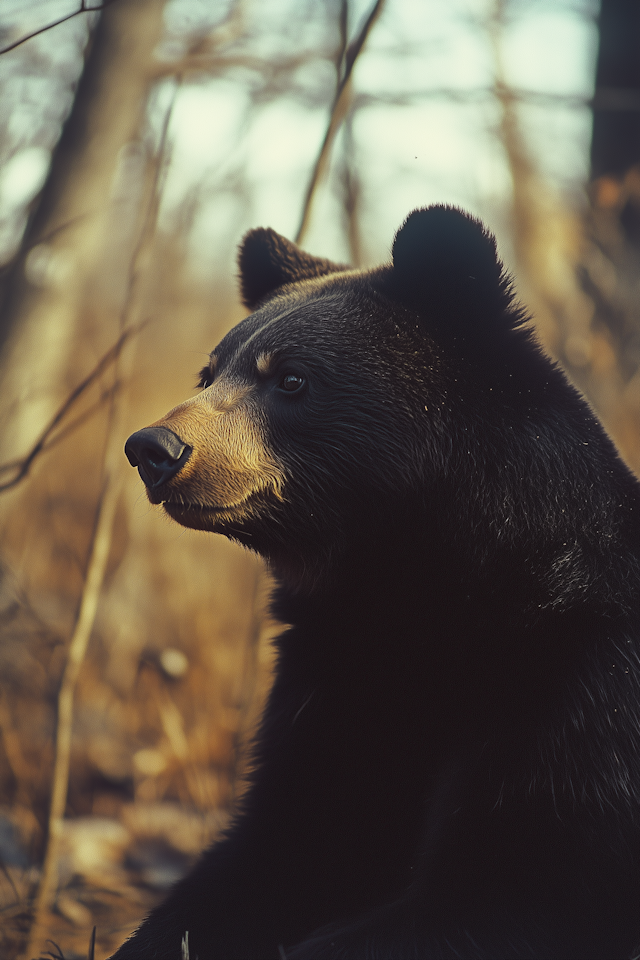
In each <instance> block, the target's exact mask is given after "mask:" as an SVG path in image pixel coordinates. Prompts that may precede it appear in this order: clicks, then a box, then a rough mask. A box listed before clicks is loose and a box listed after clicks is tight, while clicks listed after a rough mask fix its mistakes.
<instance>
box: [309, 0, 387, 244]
mask: <svg viewBox="0 0 640 960" xmlns="http://www.w3.org/2000/svg"><path fill="white" fill-rule="evenodd" d="M384 3H385V0H376V2H375V3H374V5H373V7H372V8H371V10H370V11H369V15H368V17H367V19H366V20H365V21H364V23H363V25H362V27H361V29H360V32H359V34H358V36H357V37H356V38H355V40H354V41H353V42H352V43H351V44H350V45H349V47H348V48H347V49H346V50H344V45H345V44H346V25H344V24H345V15H346V3H344V2H343V5H342V8H341V34H342V43H341V48H340V51H339V55H338V69H339V74H340V73H341V74H342V76H341V77H340V76H339V80H338V83H337V86H336V92H335V95H334V98H333V103H332V104H331V113H330V114H329V123H328V124H327V130H326V132H325V135H324V140H323V141H322V146H321V147H320V152H319V153H318V156H317V159H316V162H315V165H314V168H313V171H312V173H311V179H310V180H309V185H308V187H307V192H306V194H305V198H304V204H303V207H302V216H301V218H300V226H299V227H298V232H297V233H296V237H295V240H296V243H300V241H301V240H302V238H303V236H304V234H305V233H306V230H307V228H308V226H309V220H310V218H311V205H312V203H313V197H314V194H315V192H316V188H317V186H318V183H319V182H320V180H321V178H322V175H323V173H324V171H325V169H326V166H327V163H328V160H329V155H330V153H331V147H332V146H333V141H334V140H335V137H336V134H337V132H338V130H339V129H340V125H341V123H342V121H343V120H344V117H345V114H346V111H347V100H348V97H347V93H346V92H345V91H347V87H348V86H349V81H350V80H351V75H352V74H353V68H354V66H355V63H356V60H357V59H358V57H359V55H360V53H361V52H362V48H363V47H364V44H365V41H366V39H367V37H368V36H369V33H370V31H371V28H372V27H373V25H374V23H375V22H376V20H377V19H378V17H379V16H380V13H381V12H382V8H383V6H384Z"/></svg>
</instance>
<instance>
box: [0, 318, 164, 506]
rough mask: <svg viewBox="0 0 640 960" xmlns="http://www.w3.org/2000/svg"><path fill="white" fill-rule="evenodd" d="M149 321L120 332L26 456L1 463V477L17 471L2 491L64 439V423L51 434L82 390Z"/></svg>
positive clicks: (112, 361)
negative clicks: (56, 431) (59, 429)
mask: <svg viewBox="0 0 640 960" xmlns="http://www.w3.org/2000/svg"><path fill="white" fill-rule="evenodd" d="M147 322H148V321H146V320H145V321H143V322H142V323H139V324H137V325H136V326H132V327H129V328H128V329H126V330H124V331H123V332H122V333H121V334H120V336H119V337H118V339H117V340H116V342H115V343H114V345H113V346H112V347H111V348H110V349H109V350H108V351H107V352H106V353H105V354H104V356H102V357H101V358H100V360H99V361H98V363H97V364H96V365H95V367H94V368H93V370H91V372H90V373H88V374H87V376H86V377H85V378H84V380H82V381H81V382H80V383H79V384H78V386H77V387H76V388H75V389H74V390H72V392H71V393H70V394H69V396H68V397H67V399H66V400H65V401H64V403H63V404H62V405H61V406H60V407H59V408H58V410H57V411H56V413H55V414H54V415H53V417H52V418H51V420H50V421H49V423H48V424H47V426H46V427H45V428H44V430H43V431H42V433H41V434H40V436H39V437H38V439H37V440H36V442H35V443H34V445H33V447H32V448H31V450H30V451H29V453H28V454H27V455H26V456H24V457H21V458H20V459H19V460H10V461H8V462H7V463H3V464H0V477H1V476H3V475H4V474H6V473H10V472H12V471H15V475H14V476H13V477H12V478H11V479H10V480H6V481H5V482H4V483H0V493H2V492H3V491H5V490H10V489H11V487H15V486H16V485H17V484H18V483H20V481H21V480H23V479H24V478H25V477H26V476H27V474H28V473H29V470H30V469H31V467H32V466H33V463H34V461H35V460H36V459H37V457H38V456H39V455H40V454H41V453H43V452H44V451H45V450H48V449H49V448H50V447H51V446H53V444H54V443H57V442H58V440H60V439H62V436H63V435H64V436H66V435H67V434H68V433H69V432H70V427H65V428H64V429H63V430H62V431H61V432H60V434H57V435H56V436H55V437H53V438H52V436H51V435H52V433H53V432H54V431H55V429H56V427H58V426H59V425H60V423H61V422H62V421H63V420H64V418H65V417H66V415H67V414H68V413H69V411H70V410H71V408H72V407H73V406H74V404H75V403H76V401H77V400H79V399H80V397H81V396H82V395H83V393H85V391H86V390H87V389H88V388H89V387H90V386H91V384H92V383H94V382H95V381H96V380H97V379H98V378H99V377H100V376H101V375H102V374H103V373H104V372H105V370H107V369H108V368H109V367H110V366H111V365H112V364H113V363H115V361H116V360H117V359H118V357H119V356H120V353H121V351H122V348H123V347H124V345H125V343H126V342H127V340H128V339H129V337H131V336H132V335H133V334H136V333H139V332H140V331H141V330H142V328H143V327H144V326H145V325H146V323H147ZM84 419H86V417H84V416H83V417H79V418H78V420H77V421H74V424H76V425H79V424H80V422H83V420H84Z"/></svg>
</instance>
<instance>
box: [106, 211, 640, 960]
mask: <svg viewBox="0 0 640 960" xmlns="http://www.w3.org/2000/svg"><path fill="white" fill-rule="evenodd" d="M239 262H240V272H241V287H242V292H243V298H244V301H245V303H246V305H247V307H248V308H249V309H250V310H252V311H253V312H252V313H251V314H250V315H249V316H248V317H247V318H246V319H245V320H243V321H242V322H241V323H239V324H238V326H236V327H235V329H233V330H232V331H231V332H230V333H229V334H227V336H226V337H225V338H224V339H223V341H222V342H221V343H220V345H219V346H218V347H217V348H216V350H214V352H213V353H212V354H211V360H210V363H209V364H208V365H207V366H206V367H205V369H204V370H203V371H202V374H201V384H200V385H201V387H202V390H201V392H200V393H199V394H198V395H197V396H195V397H194V398H192V399H190V400H187V401H186V402H185V403H183V404H181V405H180V406H178V407H176V408H175V409H174V410H172V411H171V412H170V413H168V414H167V416H166V417H164V418H163V419H162V420H159V421H158V422H157V423H156V424H154V425H152V426H151V427H149V428H146V429H145V430H141V431H139V432H138V433H136V434H134V435H133V437H131V438H130V439H129V441H128V443H127V453H128V456H129V459H130V460H131V462H132V463H133V464H134V465H136V466H138V467H139V470H140V473H141V476H142V479H143V480H144V482H145V484H146V486H147V489H148V494H149V498H150V499H151V501H152V502H153V503H161V504H162V505H163V507H164V510H165V511H166V512H167V513H168V514H169V515H170V516H171V517H173V518H174V519H175V520H177V521H178V522H179V523H182V524H184V525H185V526H188V527H196V528H198V529H204V530H212V531H214V532H216V533H221V534H224V535H225V536H227V537H230V538H231V539H233V540H236V541H238V542H240V543H242V544H244V545H245V546H247V547H249V548H250V549H251V550H254V551H256V552H257V553H259V554H261V555H262V556H263V557H264V558H265V559H266V560H267V562H268V563H269V565H270V567H271V569H272V570H273V572H274V575H275V578H276V581H277V583H278V586H277V589H276V593H275V597H274V611H275V614H276V616H277V617H278V619H279V620H280V621H281V622H282V623H284V624H287V625H288V626H287V627H286V628H284V629H283V632H282V634H281V636H280V638H279V640H278V641H277V646H278V662H277V670H276V676H275V681H274V685H273V689H272V692H271V696H270V699H269V702H268V705H267V707H266V711H265V714H264V718H263V721H262V726H261V728H260V730H259V732H258V735H257V737H256V741H255V745H254V748H253V749H254V768H253V773H252V775H251V782H250V786H249V788H248V790H247V793H246V795H245V796H244V799H243V801H242V806H241V809H239V810H238V811H237V813H236V816H235V820H234V823H233V825H232V827H231V828H230V830H229V831H228V834H227V835H226V837H225V838H224V839H223V840H222V841H221V842H219V843H217V844H216V845H215V846H214V848H213V849H211V850H210V851H208V852H207V853H205V855H204V856H203V857H202V859H201V860H200V862H199V863H198V864H197V865H196V867H195V868H194V869H193V871H192V872H191V873H190V874H189V875H188V876H187V877H186V878H185V879H183V880H182V881H181V882H180V883H178V884H177V886H176V887H175V889H174V890H173V891H172V893H171V894H170V895H169V897H168V898H167V900H166V901H165V902H164V904H162V906H160V907H159V908H158V909H157V910H155V911H154V912H153V913H152V914H151V916H150V917H149V918H148V919H147V920H146V921H145V922H144V923H143V924H142V926H141V927H140V929H139V930H138V931H137V933H136V934H135V935H134V936H133V937H132V938H131V939H130V940H129V941H127V943H125V944H124V945H123V946H122V947H121V948H120V949H119V950H118V952H117V953H116V954H115V956H116V958H117V960H131V958H136V960H152V958H155V960H179V957H180V944H181V941H182V937H183V935H184V934H185V932H187V931H188V934H189V947H190V957H191V960H195V958H196V957H197V958H199V960H250V958H252V960H257V958H261V960H282V958H286V960H339V958H342V960H347V958H348V960H365V958H370V960H374V958H384V960H409V958H416V960H435V958H438V960H442V958H451V960H453V958H475V960H480V958H491V960H505V958H534V957H535V958H557V960H567V958H580V960H587V958H606V960H611V958H626V957H630V956H632V954H633V951H634V949H636V948H637V947H638V946H640V657H639V653H640V629H639V628H640V484H639V483H638V481H637V480H636V479H635V478H634V477H633V476H632V474H631V473H630V472H629V470H628V469H627V468H626V467H625V465H624V464H623V463H622V461H621V460H620V458H619V457H618V455H617V453H616V451H615V449H614V446H613V444H612V442H611V441H610V440H609V438H608V437H607V435H606V434H605V432H604V430H603V428H602V426H601V425H600V423H599V422H598V420H597V418H596V416H595V415H594V413H593V411H592V410H591V409H590V407H589V406H588V404H587V403H586V402H585V400H584V399H583V398H582V397H581V396H580V395H579V394H578V392H577V391H576V390H575V389H574V388H573V387H572V386H571V385H570V384H569V383H568V382H567V380H566V378H565V376H564V374H563V373H562V371H561V370H560V369H559V368H558V367H557V366H556V364H555V363H553V362H552V361H551V360H550V359H549V358H548V357H546V356H545V355H544V353H543V352H542V350H541V349H540V347H539V346H538V345H537V343H536V341H535V339H534V336H533V334H532V332H531V329H530V326H529V325H528V322H527V317H526V316H525V315H524V313H523V311H522V310H521V308H520V307H519V306H517V305H516V304H515V303H514V299H513V293H512V289H511V285H510V280H509V278H508V277H507V276H506V275H505V272H504V269H503V267H502V264H501V263H500V261H499V260H498V258H497V255H496V245H495V241H494V239H493V237H492V236H491V235H490V234H489V233H488V232H487V231H486V230H485V229H484V228H483V227H482V225H481V224H480V223H479V222H478V221H477V220H474V219H473V218H471V217H469V216H467V215H465V214H464V213H462V212H460V211H459V210H456V209H452V208H447V207H442V206H436V207H430V208H428V209H424V210H416V211H414V212H413V213H412V214H411V215H410V216H409V217H408V219H407V220H406V222H405V223H404V224H403V226H402V227H401V228H400V230H399V232H398V234H397V236H396V238H395V241H394V244H393V261H392V263H390V264H387V265H384V266H382V267H379V268H377V269H374V270H367V271H357V270H350V269H349V268H348V267H345V266H343V265H337V264H333V263H331V262H329V261H327V260H320V259H318V258H316V257H313V256H310V255H308V254H306V253H304V252H302V251H301V250H299V249H298V248H297V247H296V246H294V245H293V244H291V243H289V242H288V241H287V240H285V239H284V238H283V237H281V236H279V235H278V234H276V233H275V232H274V231H272V230H263V229H259V230H253V231H251V232H250V233H249V234H248V235H247V236H246V237H245V239H244V242H243V244H242V247H241V250H240V258H239Z"/></svg>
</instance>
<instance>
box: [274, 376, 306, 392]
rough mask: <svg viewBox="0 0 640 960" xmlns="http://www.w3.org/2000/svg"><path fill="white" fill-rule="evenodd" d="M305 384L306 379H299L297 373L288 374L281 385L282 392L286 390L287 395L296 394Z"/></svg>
mask: <svg viewBox="0 0 640 960" xmlns="http://www.w3.org/2000/svg"><path fill="white" fill-rule="evenodd" d="M303 384H304V378H303V377H299V376H298V375H297V374H295V373H287V374H285V376H284V377H283V378H282V380H281V381H280V383H279V387H280V389H281V390H285V391H286V392H287V393H295V392H296V390H299V389H300V388H301V387H302V386H303Z"/></svg>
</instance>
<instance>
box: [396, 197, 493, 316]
mask: <svg viewBox="0 0 640 960" xmlns="http://www.w3.org/2000/svg"><path fill="white" fill-rule="evenodd" d="M392 275H393V287H394V291H395V294H396V296H399V297H400V298H401V299H404V300H407V301H408V302H410V303H411V304H412V305H414V306H417V307H418V309H421V310H424V311H426V312H428V313H429V315H430V316H432V317H434V318H435V319H436V320H438V318H441V319H442V320H444V321H447V322H449V323H450V322H452V321H453V322H455V321H457V322H458V324H460V323H464V321H465V320H466V321H467V322H468V323H470V322H472V321H473V320H474V319H475V318H477V317H478V315H479V314H480V315H482V314H485V315H486V314H487V313H488V312H493V311H495V310H496V309H499V310H501V311H502V312H503V311H504V310H505V309H506V308H507V307H508V305H509V302H510V299H511V296H510V283H509V279H508V277H506V276H505V274H504V270H503V267H502V263H501V262H500V260H499V259H498V255H497V251H496V241H495V238H494V236H493V234H491V233H490V232H489V231H488V230H487V229H485V227H484V226H483V225H482V223H480V221H479V220H476V219H475V218H474V217H472V216H470V215H469V214H466V213H464V212H463V211H462V210H458V209H457V208H456V207H447V206H433V207H427V208H425V209H422V210H414V211H413V213H410V214H409V216H408V217H407V219H406V220H405V222H404V223H403V224H402V226H401V227H400V229H399V230H398V232H397V234H396V237H395V240H394V241H393V271H392Z"/></svg>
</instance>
